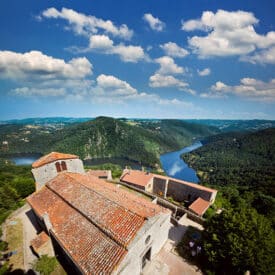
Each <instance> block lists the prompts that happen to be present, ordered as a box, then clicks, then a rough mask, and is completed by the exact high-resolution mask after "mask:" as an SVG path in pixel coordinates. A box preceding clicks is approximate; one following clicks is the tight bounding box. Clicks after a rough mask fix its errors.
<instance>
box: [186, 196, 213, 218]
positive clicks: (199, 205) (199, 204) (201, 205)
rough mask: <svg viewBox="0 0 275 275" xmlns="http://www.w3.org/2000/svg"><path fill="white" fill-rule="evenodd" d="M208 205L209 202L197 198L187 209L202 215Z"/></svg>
mask: <svg viewBox="0 0 275 275" xmlns="http://www.w3.org/2000/svg"><path fill="white" fill-rule="evenodd" d="M209 206H210V202H209V201H206V200H203V199H202V198H197V199H196V200H195V201H194V202H193V203H192V204H191V205H190V206H189V209H190V210H192V211H193V212H195V213H196V214H197V215H199V216H202V215H203V214H204V213H205V211H206V210H207V209H208V207H209Z"/></svg>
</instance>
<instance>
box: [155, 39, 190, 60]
mask: <svg viewBox="0 0 275 275" xmlns="http://www.w3.org/2000/svg"><path fill="white" fill-rule="evenodd" d="M160 48H161V49H163V50H164V52H165V54H166V55H168V56H171V57H180V58H182V57H185V56H186V55H188V54H189V52H188V51H187V50H185V49H184V48H181V47H180V46H178V45H177V44H176V43H174V42H167V43H165V44H163V45H160Z"/></svg>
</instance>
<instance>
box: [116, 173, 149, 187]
mask: <svg viewBox="0 0 275 275" xmlns="http://www.w3.org/2000/svg"><path fill="white" fill-rule="evenodd" d="M153 176H154V174H151V173H149V172H143V171H139V170H124V172H123V174H122V176H121V177H120V180H121V181H124V182H128V183H131V184H134V185H139V186H146V185H147V184H148V183H149V181H150V180H151V179H152V178H153Z"/></svg>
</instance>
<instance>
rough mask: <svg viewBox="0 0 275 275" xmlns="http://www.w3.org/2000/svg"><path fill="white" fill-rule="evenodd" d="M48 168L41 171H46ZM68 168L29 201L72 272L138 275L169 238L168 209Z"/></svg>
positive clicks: (56, 250) (43, 166)
mask: <svg viewBox="0 0 275 275" xmlns="http://www.w3.org/2000/svg"><path fill="white" fill-rule="evenodd" d="M58 156H59V155H58ZM62 160H64V159H62ZM67 160H70V159H67ZM73 160H77V158H73ZM57 161H60V159H58V160H53V159H52V161H51V162H50V163H51V164H53V167H55V163H56V162H57ZM38 163H40V164H41V162H39V161H38ZM48 164H49V163H48V162H47V161H46V162H45V163H44V165H39V166H38V167H39V168H41V169H40V171H44V172H45V173H47V171H48V170H47V169H45V168H46V167H48V166H47V165H48ZM70 167H73V166H70ZM43 168H44V169H43ZM67 168H68V169H67V170H64V171H60V172H57V173H56V176H54V177H53V178H52V176H50V177H49V180H48V181H47V182H46V183H45V184H44V187H43V188H41V189H40V190H39V191H37V192H35V193H33V194H32V195H31V196H29V197H28V198H27V201H28V203H29V204H30V206H31V208H32V210H33V212H34V215H35V217H36V220H37V222H38V223H39V224H40V226H41V227H42V228H43V230H44V232H45V233H47V235H48V236H49V237H50V239H51V242H52V244H53V247H54V250H55V252H56V253H57V254H58V255H62V258H63V259H65V261H66V262H67V266H68V267H70V269H71V274H125V275H126V274H131V275H132V274H133V275H135V274H140V273H141V272H142V269H143V267H144V265H145V264H146V262H147V261H150V260H151V258H152V257H153V256H154V255H155V254H156V253H158V252H159V250H160V249H161V247H162V246H163V245H164V243H165V241H166V240H167V238H168V232H169V228H170V216H171V213H170V211H169V210H167V209H165V208H162V207H160V206H158V205H156V204H153V203H151V202H150V201H149V200H147V199H145V198H142V197H139V196H136V195H135V194H133V193H130V192H128V191H126V190H124V189H121V188H119V187H118V186H117V185H115V184H112V183H108V182H106V181H104V180H101V179H98V178H97V177H95V176H93V175H91V174H85V173H83V172H82V171H83V170H84V169H83V167H82V169H80V168H79V167H78V168H77V169H79V171H80V173H75V172H71V171H70V170H69V166H67ZM73 169H75V167H73ZM41 173H42V172H41ZM39 176H40V178H41V179H43V180H44V179H45V178H47V176H46V175H44V176H43V175H41V174H40V175H39ZM38 186H41V184H40V183H38Z"/></svg>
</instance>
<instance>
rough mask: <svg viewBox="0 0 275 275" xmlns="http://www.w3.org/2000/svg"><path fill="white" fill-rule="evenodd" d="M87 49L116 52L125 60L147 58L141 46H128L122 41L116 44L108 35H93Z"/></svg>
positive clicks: (132, 60) (109, 52)
mask: <svg viewBox="0 0 275 275" xmlns="http://www.w3.org/2000/svg"><path fill="white" fill-rule="evenodd" d="M87 50H95V51H98V52H101V53H103V54H116V55H118V56H119V57H120V59H121V60H122V61H125V62H138V61H140V60H142V59H143V60H145V59H146V56H145V53H144V51H143V49H142V48H141V47H140V46H132V45H127V46H126V45H124V44H122V43H121V44H118V45H114V42H113V40H111V39H110V38H109V37H108V36H107V35H92V36H91V37H90V44H89V48H88V49H87Z"/></svg>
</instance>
